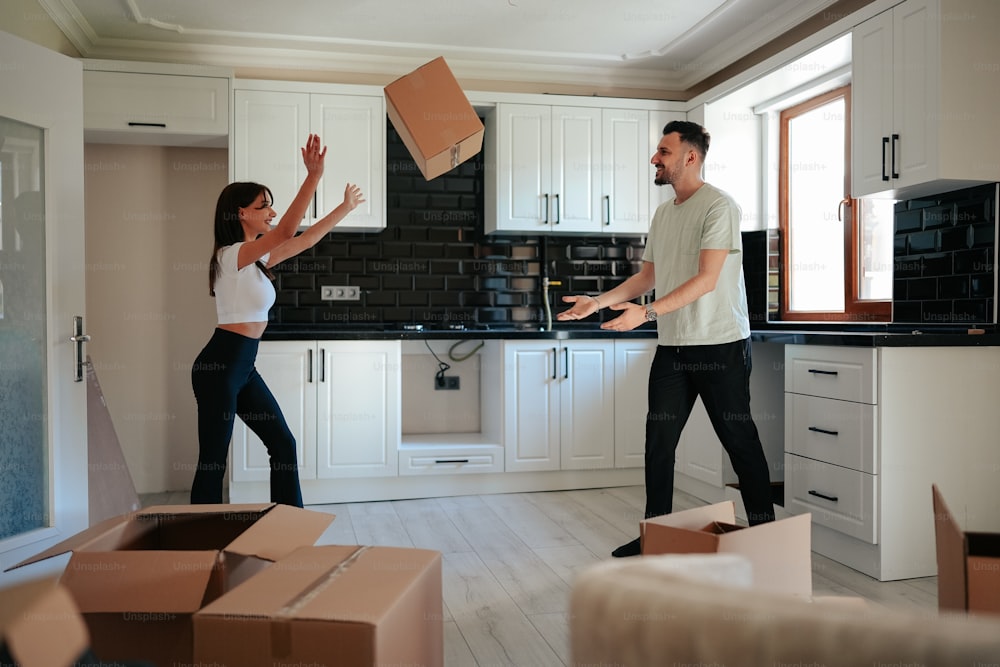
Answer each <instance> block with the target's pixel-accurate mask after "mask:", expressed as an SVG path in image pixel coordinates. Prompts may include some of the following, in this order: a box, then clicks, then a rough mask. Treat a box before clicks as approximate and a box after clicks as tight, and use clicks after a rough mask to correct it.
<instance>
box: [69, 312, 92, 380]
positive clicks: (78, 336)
mask: <svg viewBox="0 0 1000 667" xmlns="http://www.w3.org/2000/svg"><path fill="white" fill-rule="evenodd" d="M69 340H70V342H71V343H73V344H74V345H73V366H74V367H75V368H74V371H73V373H74V375H73V382H83V366H84V363H85V361H84V356H83V344H84V343H89V342H90V336H89V335H88V334H85V333H83V317H82V316H80V315H74V316H73V335H72V336H70V337H69Z"/></svg>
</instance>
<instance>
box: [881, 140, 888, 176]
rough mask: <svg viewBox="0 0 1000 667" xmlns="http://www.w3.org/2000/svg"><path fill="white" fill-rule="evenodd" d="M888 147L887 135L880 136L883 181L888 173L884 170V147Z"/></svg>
mask: <svg viewBox="0 0 1000 667" xmlns="http://www.w3.org/2000/svg"><path fill="white" fill-rule="evenodd" d="M888 147H889V137H882V180H883V181H888V180H889V174H887V173H886V172H885V164H886V159H885V149H886V148H888Z"/></svg>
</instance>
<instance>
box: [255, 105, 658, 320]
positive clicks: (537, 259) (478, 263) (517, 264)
mask: <svg viewBox="0 0 1000 667" xmlns="http://www.w3.org/2000/svg"><path fill="white" fill-rule="evenodd" d="M387 143H388V147H387V156H388V159H387V161H386V169H387V174H386V187H387V193H386V207H387V209H386V216H387V217H386V220H387V225H386V228H385V229H384V230H380V231H378V232H356V233H354V232H352V233H331V234H329V235H328V236H327V237H326V238H325V239H324V240H323V241H321V242H320V243H318V244H317V245H316V246H315V247H313V248H312V249H310V250H308V251H306V252H305V253H303V254H302V255H300V256H298V257H296V258H295V259H293V260H289V261H287V262H284V263H282V264H280V265H279V266H277V267H276V270H275V273H276V274H277V276H278V279H277V281H276V283H275V287H276V289H277V291H278V297H277V301H276V303H275V306H274V308H273V309H272V310H271V321H272V322H275V323H278V324H316V325H324V326H331V327H336V326H340V325H358V324H365V325H373V326H375V327H380V326H388V327H391V326H395V325H400V324H407V323H422V324H424V325H425V326H428V327H433V326H436V325H446V324H455V323H461V324H464V325H466V326H474V325H476V324H490V325H511V326H520V327H525V328H533V327H537V326H539V325H540V324H542V323H543V322H544V321H545V313H544V308H543V304H542V296H541V286H542V275H543V266H547V268H548V273H549V277H550V278H551V279H552V280H553V281H560V282H561V283H562V284H561V285H558V286H555V285H554V286H552V287H551V288H550V294H549V298H550V304H551V306H552V312H553V316H554V314H555V313H556V312H558V311H560V310H562V309H563V308H564V307H565V306H564V305H563V304H562V301H561V297H562V296H563V295H566V294H577V293H581V292H585V293H589V294H596V293H598V292H603V291H606V290H609V289H611V288H612V287H614V286H615V285H618V284H620V283H621V282H623V281H624V280H625V279H626V278H627V277H628V276H629V275H631V274H632V273H634V272H635V271H637V270H638V269H639V266H640V265H641V257H642V250H643V247H642V241H643V239H639V238H634V237H632V238H614V237H586V236H579V237H577V236H558V237H545V236H528V235H524V236H507V235H505V236H487V235H485V234H484V233H483V217H484V196H483V193H484V182H483V174H484V169H483V160H482V154H481V153H480V154H479V155H477V156H476V157H475V158H473V159H471V160H469V161H467V162H465V163H463V164H461V165H459V166H458V167H456V168H455V169H453V170H452V171H451V172H449V173H447V174H445V175H443V176H439V177H438V178H435V179H433V180H431V181H429V182H428V181H425V180H424V178H423V176H422V175H421V174H420V172H419V170H418V169H417V166H416V164H415V163H414V162H413V160H412V159H411V158H410V155H409V152H408V151H407V149H406V147H405V146H404V145H403V143H402V141H401V140H400V139H399V136H398V135H397V134H396V132H395V131H394V130H393V128H392V125H391V124H389V125H388V131H387ZM323 285H355V286H357V287H359V288H361V293H362V295H361V299H360V301H351V302H338V301H333V302H331V301H321V300H320V298H319V290H320V288H321V286H323ZM609 316H610V317H613V316H614V313H613V311H612V312H610V313H609V311H607V310H605V311H602V314H601V316H595V317H593V318H592V320H593V322H594V324H596V323H597V322H599V319H598V317H609Z"/></svg>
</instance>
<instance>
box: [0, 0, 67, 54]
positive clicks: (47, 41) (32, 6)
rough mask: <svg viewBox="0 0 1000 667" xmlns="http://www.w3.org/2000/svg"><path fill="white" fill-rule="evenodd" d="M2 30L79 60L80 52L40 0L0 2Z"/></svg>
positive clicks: (0, 28) (7, 0) (0, 25)
mask: <svg viewBox="0 0 1000 667" xmlns="http://www.w3.org/2000/svg"><path fill="white" fill-rule="evenodd" d="M0 30H3V31H4V32H9V33H10V34H12V35H17V36H18V37H20V38H22V39H26V40H28V41H29V42H34V43H35V44H39V45H41V46H44V47H46V48H49V49H52V50H53V51H58V52H59V53H61V54H63V55H64V56H70V57H71V58H79V57H80V52H79V51H77V50H76V47H74V46H73V44H72V43H70V41H69V40H68V39H66V36H65V35H63V33H62V31H61V30H59V26H57V25H56V23H55V21H53V20H52V19H51V18H50V17H49V15H48V14H47V13H46V12H45V10H44V9H42V6H41V5H40V4H38V0H3V2H0Z"/></svg>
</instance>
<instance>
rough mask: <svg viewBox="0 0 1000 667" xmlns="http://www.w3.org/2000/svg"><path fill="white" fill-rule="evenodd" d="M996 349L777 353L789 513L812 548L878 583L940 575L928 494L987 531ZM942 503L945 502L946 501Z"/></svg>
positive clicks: (997, 460) (998, 384) (997, 462)
mask: <svg viewBox="0 0 1000 667" xmlns="http://www.w3.org/2000/svg"><path fill="white" fill-rule="evenodd" d="M997 368H1000V349H997V348H993V347H977V346H962V347H880V348H852V347H837V346H823V345H788V346H787V347H786V349H785V382H786V387H785V406H786V408H785V450H786V454H785V473H784V474H785V509H786V510H787V511H788V512H790V513H792V514H799V513H804V512H809V513H810V514H811V515H812V545H813V546H812V548H813V550H814V551H816V552H817V553H820V554H822V555H824V556H826V557H828V558H831V559H833V560H836V561H838V562H841V563H844V564H845V565H848V566H850V567H852V568H854V569H856V570H858V571H860V572H863V573H865V574H867V575H869V576H871V577H874V578H876V579H878V580H881V581H887V580H895V579H905V578H911V577H926V576H933V575H935V574H936V573H937V561H936V551H935V540H934V514H933V507H932V503H931V486H932V484H937V485H938V487H939V488H942V492H944V488H945V487H947V493H949V494H954V495H955V496H956V503H958V504H959V505H960V506H961V508H962V509H961V510H960V511H959V512H960V513H961V515H962V516H963V519H964V520H965V521H966V522H967V523H966V526H967V527H970V528H971V527H974V528H975V529H995V528H996V527H997V521H998V516H997V512H996V508H997V502H998V496H997V493H996V484H995V481H996V480H995V476H996V471H997V470H1000V450H998V448H997V447H996V432H997V428H998V427H1000V417H998V415H997V411H996V406H995V402H996V396H997V395H998V392H1000V377H998V373H997V372H996V369H997ZM949 504H950V503H949Z"/></svg>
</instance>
